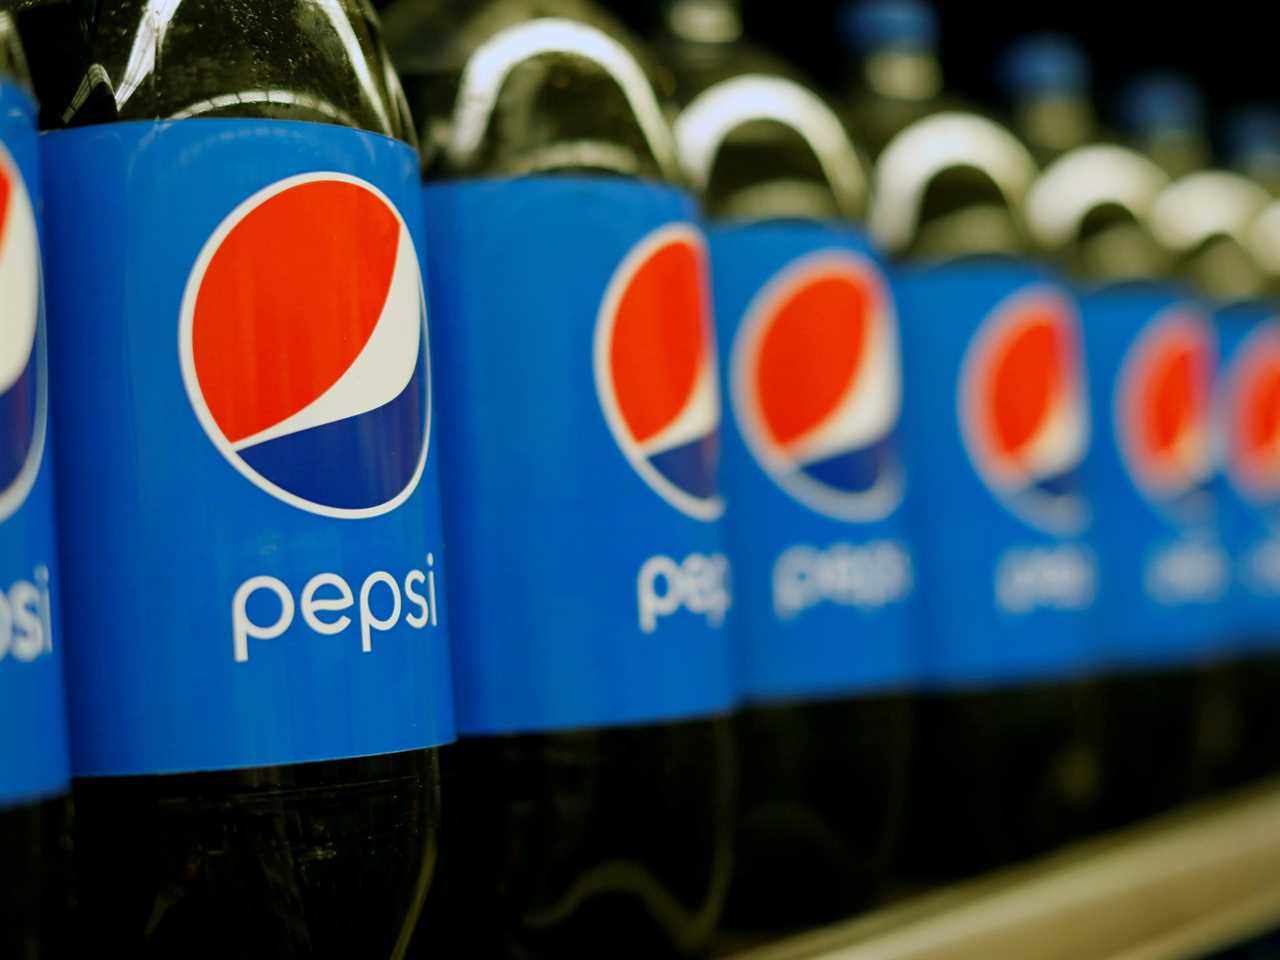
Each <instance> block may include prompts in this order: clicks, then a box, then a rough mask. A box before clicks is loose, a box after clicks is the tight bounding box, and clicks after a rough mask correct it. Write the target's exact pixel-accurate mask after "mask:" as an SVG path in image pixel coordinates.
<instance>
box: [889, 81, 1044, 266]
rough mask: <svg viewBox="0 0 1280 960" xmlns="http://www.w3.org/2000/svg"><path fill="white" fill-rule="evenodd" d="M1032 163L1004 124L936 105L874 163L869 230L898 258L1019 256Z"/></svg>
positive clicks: (958, 106)
mask: <svg viewBox="0 0 1280 960" xmlns="http://www.w3.org/2000/svg"><path fill="white" fill-rule="evenodd" d="M1036 174H1037V167H1036V163H1035V160H1034V158H1033V157H1032V155H1031V153H1030V151H1029V150H1028V149H1027V147H1026V146H1025V145H1023V143H1022V142H1021V141H1020V140H1019V139H1018V138H1017V137H1016V136H1015V135H1014V134H1013V133H1012V132H1011V131H1010V130H1009V129H1008V128H1007V127H1006V126H1005V125H1004V124H1002V123H1000V122H998V121H997V120H995V119H993V118H992V117H990V116H987V115H986V114H983V113H981V112H979V111H976V110H973V109H971V108H969V107H968V106H967V105H966V104H963V103H962V102H958V101H950V100H943V99H939V100H938V101H937V103H936V104H935V105H934V106H933V108H931V109H929V110H928V111H927V112H923V114H922V115H921V116H920V117H919V118H918V119H916V120H914V121H913V122H910V123H908V124H906V125H905V126H904V127H903V128H902V129H901V130H899V131H898V132H897V133H896V134H894V136H893V137H892V138H891V139H890V140H889V141H888V142H887V143H886V145H885V146H884V148H883V149H882V150H881V151H880V153H879V155H878V157H877V158H876V162H875V166H874V171H873V181H872V197H873V200H872V206H871V217H870V225H871V231H872V233H873V235H874V236H875V237H876V239H877V240H878V241H879V242H880V243H881V245H882V246H884V247H885V248H886V249H888V250H891V251H894V252H896V253H899V254H901V255H904V256H921V257H931V258H933V257H951V256H969V255H983V254H1024V253H1026V252H1028V251H1029V249H1030V240H1029V237H1028V236H1027V230H1026V224H1025V220H1024V210H1023V206H1024V203H1025V201H1026V196H1027V192H1028V191H1029V189H1030V188H1031V185H1032V183H1033V182H1034V180H1035V177H1036Z"/></svg>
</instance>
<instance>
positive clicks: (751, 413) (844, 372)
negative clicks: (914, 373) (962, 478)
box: [730, 251, 903, 521]
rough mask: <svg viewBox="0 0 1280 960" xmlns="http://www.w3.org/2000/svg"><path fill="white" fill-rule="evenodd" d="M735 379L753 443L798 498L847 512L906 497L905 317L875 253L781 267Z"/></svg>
mask: <svg viewBox="0 0 1280 960" xmlns="http://www.w3.org/2000/svg"><path fill="white" fill-rule="evenodd" d="M730 385H731V387H732V397H733V404H734V413H735V416H736V417H737V421H738V425H739V428H740V429H741V431H742V435H743V438H744V439H745V441H746V443H747V446H748V447H749V448H750V450H751V452H752V454H753V455H754V456H755V458H756V460H757V461H758V462H759V463H760V465H761V466H762V467H763V468H764V470H765V471H766V472H767V473H768V474H769V475H770V476H771V477H772V478H773V480H774V482H775V483H777V484H778V485H779V486H780V487H782V489H783V490H785V491H787V492H788V493H789V494H790V495H791V496H793V497H795V499H797V500H799V501H800V502H801V503H804V504H805V505H806V506H808V507H810V508H811V509H814V510H817V511H819V512H821V513H824V514H827V515H828V516H832V517H836V518H838V519H843V520H860V521H870V520H877V519H880V518H882V517H884V516H886V515H887V514H888V513H890V512H891V511H892V510H893V509H894V507H896V506H897V504H898V503H899V501H900V500H901V498H902V487H903V481H902V476H903V474H902V467H901V463H900V461H899V459H898V453H897V448H896V443H895V434H894V428H895V426H896V425H897V422H898V413H899V410H900V408H901V403H902V385H901V371H900V360H899V347H898V325H897V316H896V315H895V313H894V309H893V301H892V298H891V296H890V295H889V290H888V286H887V285H886V283H885V281H884V277H883V276H882V274H881V272H880V270H879V268H878V267H877V266H876V265H875V264H874V263H873V262H872V261H870V260H868V259H866V258H865V257H860V256H858V255H856V254H853V253H848V252H845V251H830V252H821V253H815V254H812V255H810V256H807V257H804V258H802V259H800V260H797V261H795V262H794V263H792V264H789V265H788V266H787V267H786V268H785V269H783V270H782V271H781V272H779V273H778V274H777V275H775V276H774V277H773V278H772V279H771V280H770V281H769V282H768V283H767V284H766V285H765V286H764V287H763V288H762V289H761V291H760V292H759V293H758V294H757V295H756V297H755V299H754V300H753V301H752V302H751V304H750V305H749V306H748V308H747V311H746V314H745V315H744V317H743V321H742V324H741V325H740V327H739V329H738V334H737V337H736V338H735V340H734V345H733V354H732V360H731V372H730Z"/></svg>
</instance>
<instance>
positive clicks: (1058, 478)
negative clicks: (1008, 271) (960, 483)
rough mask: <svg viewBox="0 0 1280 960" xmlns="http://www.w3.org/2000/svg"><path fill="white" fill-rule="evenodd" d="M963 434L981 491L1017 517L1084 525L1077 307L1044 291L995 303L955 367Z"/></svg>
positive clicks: (1062, 526)
mask: <svg viewBox="0 0 1280 960" xmlns="http://www.w3.org/2000/svg"><path fill="white" fill-rule="evenodd" d="M959 413H960V427H961V434H962V436H963V438H964V443H965V447H966V449H967V450H968V452H969V458H970V460H971V461H972V462H973V464H974V466H975V467H976V468H977V471H978V473H979V475H980V476H981V477H982V479H983V481H984V482H985V483H986V485H987V487H988V488H989V489H990V490H991V491H992V492H993V493H994V494H995V495H996V496H997V497H998V498H999V499H1000V500H1001V501H1002V502H1003V503H1004V504H1005V506H1006V507H1007V508H1008V509H1009V510H1010V511H1011V512H1013V513H1014V514H1015V515H1017V516H1018V517H1019V518H1021V519H1022V520H1023V521H1025V522H1027V523H1029V524H1031V525H1032V526H1035V527H1038V528H1040V529H1042V530H1045V531H1048V532H1050V533H1056V534H1059V535H1068V534H1074V533H1079V532H1080V531H1081V530H1082V529H1083V528H1084V525H1085V523H1086V522H1087V520H1088V508H1087V504H1086V502H1085V500H1084V497H1083V496H1082V495H1081V493H1080V478H1079V468H1080V466H1081V463H1082V461H1083V460H1084V456H1085V451H1086V449H1087V447H1088V443H1089V417H1088V405H1087V394H1086V390H1085V382H1084V365H1083V359H1082V354H1081V349H1080V335H1079V328H1078V323H1077V319H1076V311H1075V308H1074V307H1073V305H1072V304H1071V302H1070V301H1069V300H1068V299H1067V298H1066V296H1064V295H1063V294H1061V293H1059V292H1058V291H1056V290H1054V289H1053V288H1051V287H1032V288H1027V289H1023V290H1021V291H1019V292H1017V293H1015V294H1013V295H1011V296H1009V297H1007V298H1006V299H1005V300H1004V301H1003V302H1002V303H1000V304H999V305H998V306H997V307H996V309H995V310H993V311H992V312H991V313H990V314H989V315H988V317H987V318H986V320H984V321H983V323H982V326H981V327H980V328H979V330H978V332H977V334H976V335H975V336H974V337H973V339H972V340H971V341H970V342H969V346H968V349H967V350H966V352H965V357H964V360H963V362H962V366H961V371H960V390H959Z"/></svg>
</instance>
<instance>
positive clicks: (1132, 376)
mask: <svg viewBox="0 0 1280 960" xmlns="http://www.w3.org/2000/svg"><path fill="white" fill-rule="evenodd" d="M1216 363H1217V347H1216V342H1215V340H1214V335H1213V330H1212V328H1211V327H1210V324H1209V321H1208V319H1207V318H1206V317H1205V316H1204V315H1203V314H1202V313H1201V312H1200V311H1199V310H1198V309H1196V308H1195V307H1193V306H1189V305H1181V304H1180V305H1177V306H1173V307H1169V308H1167V309H1166V310H1164V311H1163V312H1162V313H1160V314H1158V315H1157V316H1156V317H1155V318H1154V319H1153V320H1151V322H1150V323H1148V324H1147V326H1146V328H1145V329H1144V330H1143V331H1142V333H1141V334H1140V335H1139V336H1138V339H1137V340H1136V341H1135V342H1134V344H1133V346H1132V347H1130V348H1129V352H1128V354H1127V355H1126V356H1125V359H1124V364H1123V366H1122V367H1121V370H1120V376H1119V378H1118V379H1117V382H1116V395H1115V423H1116V436H1117V437H1118V438H1119V443H1120V451H1121V454H1122V456H1123V458H1124V462H1125V464H1126V466H1127V467H1128V470H1129V474H1130V476H1131V477H1132V478H1133V480H1134V483H1135V484H1136V485H1137V487H1138V488H1139V489H1140V490H1141V491H1142V492H1143V493H1144V494H1146V496H1147V497H1149V498H1150V499H1152V500H1155V501H1158V502H1160V503H1161V504H1162V505H1164V506H1166V507H1170V508H1174V509H1176V510H1178V511H1180V512H1181V513H1183V514H1188V512H1190V513H1191V514H1198V513H1201V512H1203V511H1204V510H1206V509H1208V507H1209V503H1208V498H1207V497H1205V496H1203V493H1204V489H1205V486H1206V484H1207V483H1208V482H1209V480H1210V478H1211V477H1212V474H1213V470H1214V456H1213V441H1212V426H1213V409H1212V407H1213V371H1214V367H1215V365H1216ZM1187 518H1188V519H1190V518H1191V517H1190V516H1188V517H1187Z"/></svg>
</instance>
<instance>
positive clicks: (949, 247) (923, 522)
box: [850, 3, 1099, 876]
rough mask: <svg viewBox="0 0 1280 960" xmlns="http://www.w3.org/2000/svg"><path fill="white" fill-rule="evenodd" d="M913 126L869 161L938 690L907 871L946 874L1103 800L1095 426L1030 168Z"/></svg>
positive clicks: (990, 138) (949, 125)
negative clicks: (888, 279)
mask: <svg viewBox="0 0 1280 960" xmlns="http://www.w3.org/2000/svg"><path fill="white" fill-rule="evenodd" d="M881 6H882V5H881V4H865V5H863V7H862V11H863V12H861V13H858V12H857V11H858V9H859V8H857V7H855V8H854V12H853V13H851V14H850V16H851V17H852V22H855V23H856V22H858V18H859V17H862V18H863V20H864V22H865V21H866V20H870V21H871V22H875V20H876V17H875V16H872V13H874V12H875V11H877V10H878V9H880V8H881ZM903 6H904V5H903V4H902V3H890V4H888V5H887V7H885V9H891V10H900V9H901V8H902V7H903ZM911 9H912V10H913V16H914V17H916V18H922V17H924V16H925V15H926V13H927V11H925V10H924V8H921V7H916V6H915V5H911ZM912 111H913V112H916V113H919V114H923V117H922V118H920V119H916V120H914V121H912V122H910V123H908V124H907V125H906V126H905V128H904V129H902V130H901V131H900V132H898V133H897V134H896V136H893V137H892V139H890V140H889V141H888V143H887V145H886V146H885V147H884V148H883V150H882V151H881V152H880V155H879V159H878V160H877V162H876V167H875V179H874V185H873V205H872V210H871V220H870V223H871V229H872V234H873V236H874V237H875V239H876V240H877V241H878V242H879V243H880V244H881V245H882V246H883V247H884V248H885V249H887V250H888V251H889V252H891V253H893V254H894V255H895V256H897V257H898V258H899V260H900V261H901V268H900V269H899V270H898V272H897V275H896V279H895V286H896V290H897V294H898V303H899V309H900V313H901V317H902V330H903V337H902V340H903V355H904V358H905V379H904V383H905V392H904V414H903V423H904V433H905V436H906V438H907V456H908V464H909V466H910V465H911V464H913V463H914V464H915V465H917V466H918V469H915V470H912V472H911V477H912V487H911V489H910V496H909V512H910V514H911V515H912V518H913V521H914V527H913V529H914V532H915V535H916V537H917V543H918V546H917V566H918V571H919V574H918V577H917V584H918V589H919V591H920V594H921V597H922V607H923V609H924V617H923V620H924V629H923V640H922V643H923V646H924V657H925V661H926V664H925V671H926V683H927V684H928V685H929V686H930V687H931V689H930V691H929V694H928V696H927V697H926V698H925V699H924V702H923V704H922V707H921V711H920V714H919V723H918V738H917V739H918V743H919V746H918V749H917V760H916V770H917V780H916V782H915V783H914V784H913V788H912V793H913V796H914V797H916V798H917V799H918V800H919V803H918V804H917V806H916V807H914V808H913V821H912V822H913V828H912V830H911V840H912V845H913V847H914V854H913V861H914V866H915V869H916V870H917V871H920V872H925V873H929V874H932V875H935V876H936V875H945V874H956V873H965V872H971V871H974V870H978V869H982V868H984V867H989V866H991V865H993V864H995V863H999V862H1003V861H1005V860H1008V859H1011V858H1016V857H1022V856H1026V855H1029V854H1031V853H1034V852H1037V851H1040V850H1044V849H1047V848H1049V847H1052V846H1054V845H1056V844H1057V843H1060V842H1062V841H1064V840H1067V839H1070V838H1073V837H1077V836H1080V835H1081V834H1082V833H1084V832H1086V831H1087V830H1088V828H1089V826H1090V821H1091V817H1092V810H1093V804H1094V801H1095V800H1096V797H1097V796H1098V790H1099V758H1098V742H1097V738H1098V732H1097V729H1096V727H1095V723H1096V715H1095V712H1094V710H1093V709H1092V703H1091V698H1090V696H1089V690H1090V684H1089V683H1088V682H1087V680H1086V677H1087V675H1088V674H1089V672H1090V671H1091V670H1093V669H1094V667H1095V666H1096V651H1095V650H1094V645H1093V642H1092V640H1091V633H1090V631H1089V629H1088V622H1089V621H1088V615H1089V611H1090V608H1091V606H1092V603H1093V598H1094V594H1095V591H1096V588H1097V587H1096V572H1095V569H1094V563H1093V556H1092V552H1091V550H1090V549H1089V547H1088V545H1087V544H1086V542H1085V541H1084V539H1083V538H1084V534H1085V533H1086V530H1087V528H1088V524H1089V516H1090V507H1089V504H1088V501H1087V498H1086V496H1085V494H1084V491H1083V489H1082V486H1081V484H1080V477H1079V470H1080V467H1081V464H1082V462H1083V459H1084V456H1085V451H1086V449H1087V446H1088V440H1089V417H1088V406H1087V402H1086V398H1085V389H1086V387H1085V383H1086V380H1085V374H1084V366H1083V355H1082V346H1081V342H1080V332H1079V329H1078V322H1077V318H1076V310H1075V305H1074V302H1073V299H1072V298H1071V296H1070V295H1069V292H1068V291H1067V290H1065V289H1064V288H1063V287H1062V286H1061V285H1060V284H1059V283H1058V282H1057V281H1056V280H1055V279H1054V278H1053V276H1052V275H1051V274H1050V273H1049V272H1047V271H1046V270H1045V269H1044V268H1042V267H1041V266H1040V265H1038V264H1037V263H1035V262H1034V261H1033V260H1032V259H1031V257H1030V254H1031V249H1030V244H1029V241H1028V238H1027V234H1026V231H1025V228H1024V224H1023V223H1022V220H1021V208H1022V203H1023V200H1024V197H1025V195H1026V191H1027V189H1028V188H1029V187H1030V185H1031V183H1032V180H1033V179H1034V177H1035V174H1036V166H1035V162H1034V160H1033V158H1032V157H1031V155H1030V153H1029V152H1028V150H1027V148H1026V147H1025V146H1023V145H1022V144H1021V143H1020V142H1019V141H1018V140H1017V138H1016V137H1014V136H1013V135H1012V134H1011V133H1010V132H1009V131H1008V130H1006V129H1005V128H1003V127H1001V126H1000V125H999V124H997V123H995V122H993V121H991V120H989V119H987V118H985V117H983V116H981V115H980V114H978V113H976V112H974V111H972V110H971V109H969V108H966V107H963V106H957V105H954V104H953V102H951V101H948V100H946V99H943V98H936V99H934V100H932V101H931V102H929V104H928V105H927V107H926V106H924V105H921V104H916V105H915V106H913V108H912ZM855 115H857V113H856V111H855ZM886 129H887V127H886Z"/></svg>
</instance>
